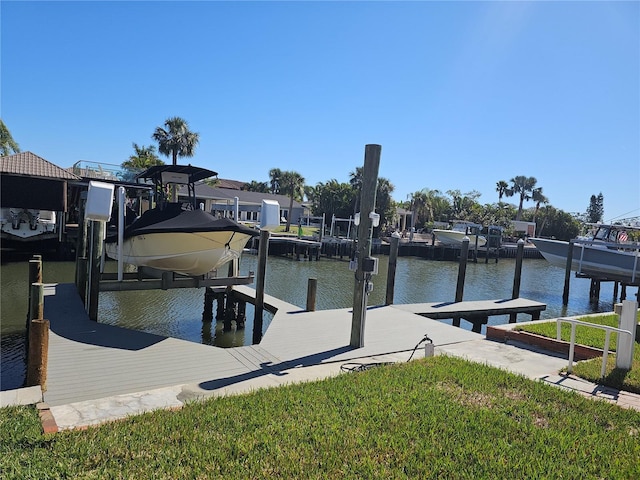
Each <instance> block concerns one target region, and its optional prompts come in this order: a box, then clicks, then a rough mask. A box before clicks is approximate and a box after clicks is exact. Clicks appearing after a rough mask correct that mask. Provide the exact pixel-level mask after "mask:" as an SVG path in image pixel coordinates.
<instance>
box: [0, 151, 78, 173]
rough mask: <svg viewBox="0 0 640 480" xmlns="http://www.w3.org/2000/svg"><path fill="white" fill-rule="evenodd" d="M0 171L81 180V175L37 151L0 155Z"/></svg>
mask: <svg viewBox="0 0 640 480" xmlns="http://www.w3.org/2000/svg"><path fill="white" fill-rule="evenodd" d="M0 173H2V174H7V175H22V176H30V177H40V178H54V179H57V180H80V177H78V176H77V175H74V174H73V173H71V172H68V171H67V170H65V169H63V168H60V167H58V166H57V165H54V164H53V163H51V162H49V161H48V160H45V159H44V158H42V157H39V156H38V155H36V154H35V153H31V152H20V153H14V154H13V155H7V156H5V157H0Z"/></svg>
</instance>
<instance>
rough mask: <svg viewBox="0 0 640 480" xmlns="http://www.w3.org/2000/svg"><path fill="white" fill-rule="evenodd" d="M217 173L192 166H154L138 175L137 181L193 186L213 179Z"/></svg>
mask: <svg viewBox="0 0 640 480" xmlns="http://www.w3.org/2000/svg"><path fill="white" fill-rule="evenodd" d="M216 175H218V172H214V171H213V170H208V169H206V168H200V167H194V166H192V165H154V166H153V167H149V168H148V169H146V170H145V171H144V172H142V173H139V174H138V175H137V176H136V178H137V179H145V180H153V181H154V183H163V184H167V183H181V184H190V183H191V184H193V183H196V182H197V181H200V180H204V179H205V178H209V177H215V176H216Z"/></svg>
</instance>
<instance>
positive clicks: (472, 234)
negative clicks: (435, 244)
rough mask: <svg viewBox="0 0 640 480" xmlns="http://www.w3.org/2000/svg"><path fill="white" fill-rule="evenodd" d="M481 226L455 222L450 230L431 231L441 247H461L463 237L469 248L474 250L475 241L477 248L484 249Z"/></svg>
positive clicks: (484, 241)
mask: <svg viewBox="0 0 640 480" xmlns="http://www.w3.org/2000/svg"><path fill="white" fill-rule="evenodd" d="M481 231H482V225H480V224H478V223H472V222H463V221H456V222H454V223H453V227H452V228H451V230H446V229H440V228H434V229H433V230H432V232H433V234H434V235H435V236H436V239H437V240H438V241H439V242H440V243H441V244H442V245H448V246H454V247H459V246H460V245H462V239H463V238H464V237H468V238H469V248H475V246H476V240H477V245H478V247H484V246H485V245H486V243H487V239H486V237H485V236H483V235H480V232H481Z"/></svg>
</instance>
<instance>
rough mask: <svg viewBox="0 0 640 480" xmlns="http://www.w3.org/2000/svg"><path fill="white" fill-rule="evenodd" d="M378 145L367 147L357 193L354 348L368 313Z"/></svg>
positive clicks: (360, 344) (358, 345)
mask: <svg viewBox="0 0 640 480" xmlns="http://www.w3.org/2000/svg"><path fill="white" fill-rule="evenodd" d="M381 150H382V147H381V146H380V145H366V146H365V151H364V168H363V170H362V191H361V192H360V226H359V227H358V247H357V252H356V253H357V255H356V256H357V262H358V265H357V269H356V274H355V285H354V289H353V314H352V319H351V340H350V342H349V344H350V345H351V346H352V347H355V348H361V347H363V346H364V324H365V317H366V313H367V295H368V293H367V283H368V282H369V280H370V279H371V273H369V272H365V271H364V261H365V258H367V257H369V256H370V255H371V233H372V232H371V231H372V226H371V219H370V218H369V213H371V212H373V211H375V207H376V190H377V186H378V169H379V166H380V152H381Z"/></svg>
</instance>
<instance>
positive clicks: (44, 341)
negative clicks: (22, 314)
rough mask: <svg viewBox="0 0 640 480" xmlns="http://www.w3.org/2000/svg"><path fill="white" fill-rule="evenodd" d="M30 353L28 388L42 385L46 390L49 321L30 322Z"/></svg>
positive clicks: (28, 358) (38, 319)
mask: <svg viewBox="0 0 640 480" xmlns="http://www.w3.org/2000/svg"><path fill="white" fill-rule="evenodd" d="M29 323H30V324H31V326H30V328H29V353H28V356H27V378H26V386H27V387H33V386H35V385H40V386H41V387H42V390H43V391H44V390H46V389H47V388H46V384H47V361H48V356H49V320H44V319H40V318H37V319H33V320H31V321H30V322H29Z"/></svg>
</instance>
